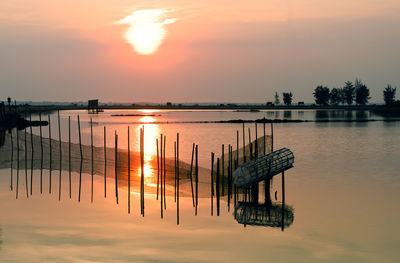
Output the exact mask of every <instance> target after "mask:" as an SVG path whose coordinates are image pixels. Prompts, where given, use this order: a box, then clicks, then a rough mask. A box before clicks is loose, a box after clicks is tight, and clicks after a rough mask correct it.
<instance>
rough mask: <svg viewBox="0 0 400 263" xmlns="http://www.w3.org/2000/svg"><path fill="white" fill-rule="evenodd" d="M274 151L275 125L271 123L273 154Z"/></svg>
mask: <svg viewBox="0 0 400 263" xmlns="http://www.w3.org/2000/svg"><path fill="white" fill-rule="evenodd" d="M273 151H274V123H273V122H272V121H271V152H273Z"/></svg>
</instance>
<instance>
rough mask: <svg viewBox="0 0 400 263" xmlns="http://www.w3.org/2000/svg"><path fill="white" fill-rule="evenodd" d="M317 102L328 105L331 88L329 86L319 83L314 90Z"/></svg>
mask: <svg viewBox="0 0 400 263" xmlns="http://www.w3.org/2000/svg"><path fill="white" fill-rule="evenodd" d="M313 95H314V98H315V103H317V104H318V105H328V101H329V88H328V87H327V86H323V85H319V86H317V87H316V88H315V89H314V92H313Z"/></svg>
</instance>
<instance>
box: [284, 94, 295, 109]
mask: <svg viewBox="0 0 400 263" xmlns="http://www.w3.org/2000/svg"><path fill="white" fill-rule="evenodd" d="M282 96H283V103H285V104H286V105H288V106H289V105H292V98H293V94H292V93H291V92H283V93H282Z"/></svg>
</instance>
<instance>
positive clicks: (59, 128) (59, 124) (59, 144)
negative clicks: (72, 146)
mask: <svg viewBox="0 0 400 263" xmlns="http://www.w3.org/2000/svg"><path fill="white" fill-rule="evenodd" d="M57 120H58V147H59V148H60V149H59V157H60V167H59V168H60V170H59V172H60V174H59V177H58V200H59V201H60V200H61V171H62V167H61V166H62V155H61V123H60V111H59V110H58V111H57Z"/></svg>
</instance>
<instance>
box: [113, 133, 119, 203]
mask: <svg viewBox="0 0 400 263" xmlns="http://www.w3.org/2000/svg"><path fill="white" fill-rule="evenodd" d="M114 138H115V164H114V168H115V198H116V201H117V205H118V135H117V131H115V134H114Z"/></svg>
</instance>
